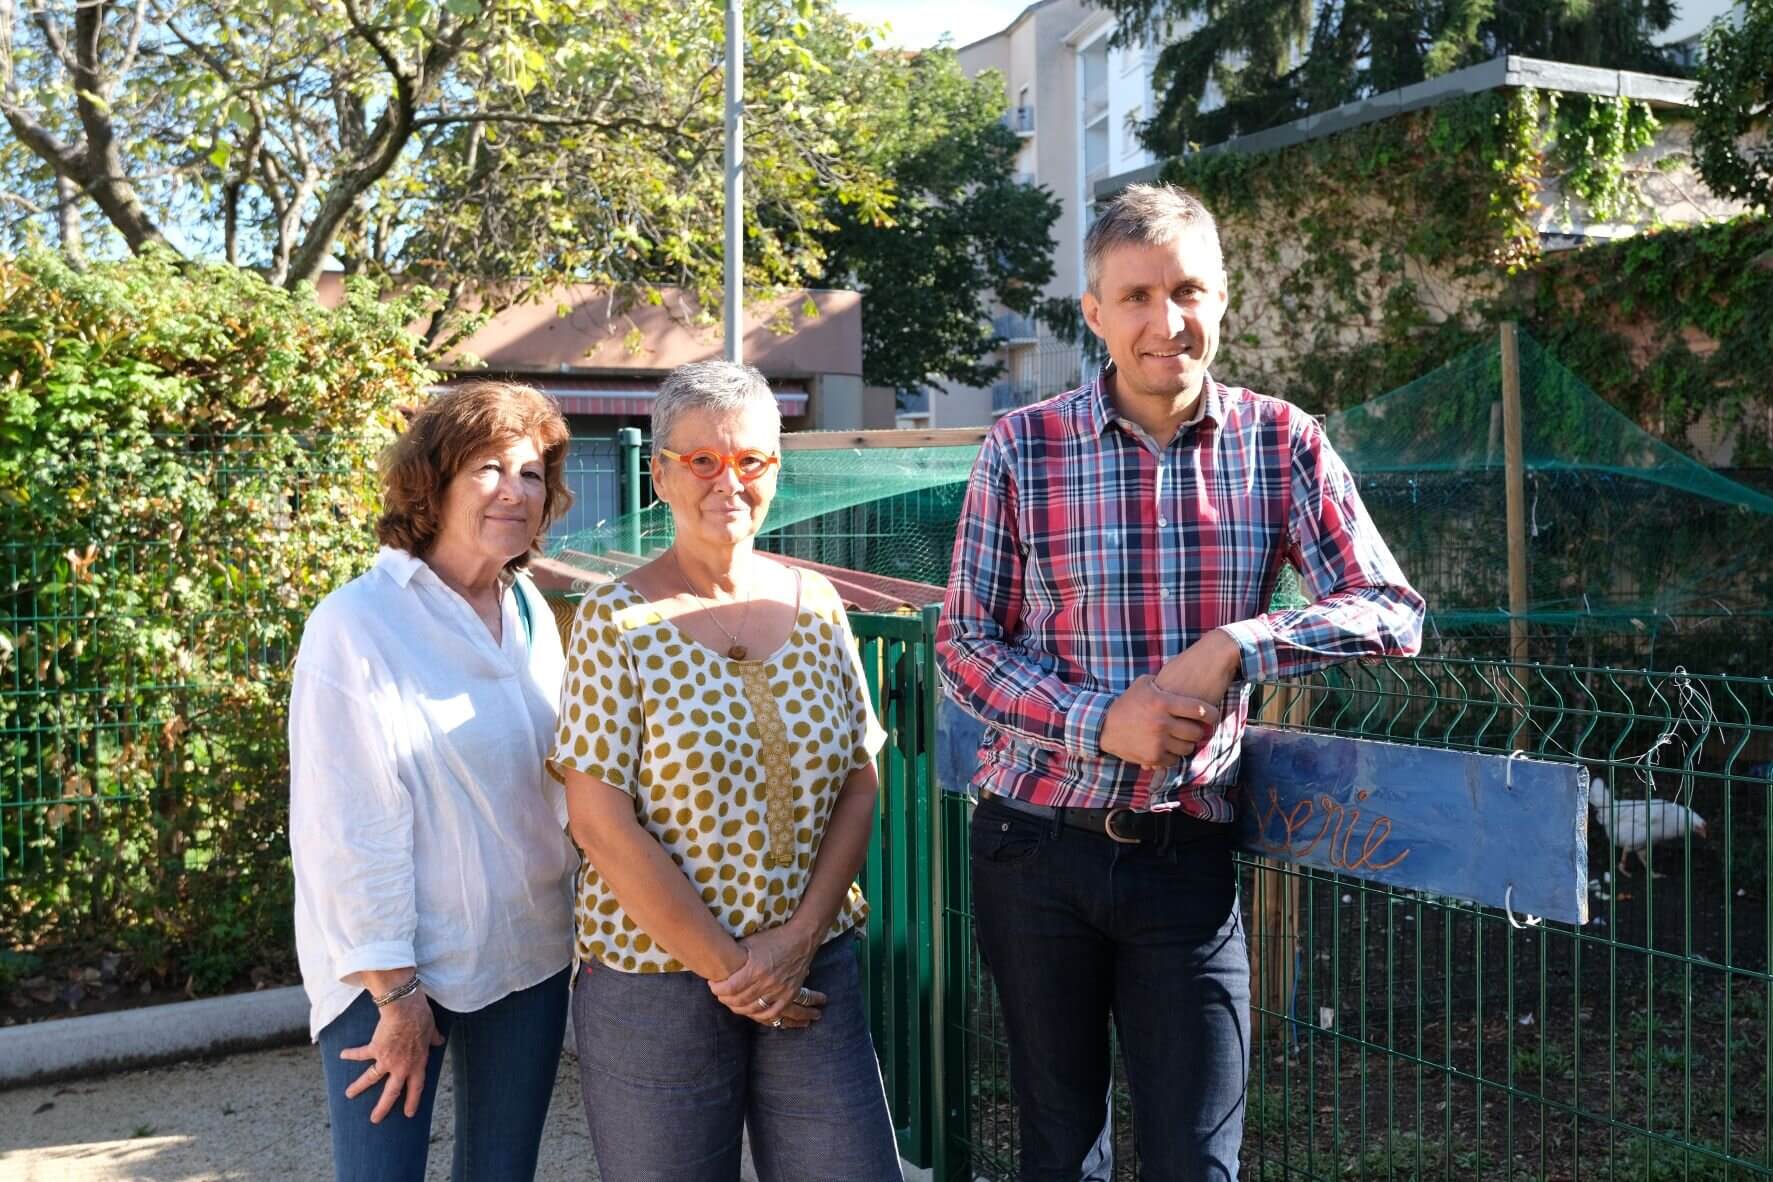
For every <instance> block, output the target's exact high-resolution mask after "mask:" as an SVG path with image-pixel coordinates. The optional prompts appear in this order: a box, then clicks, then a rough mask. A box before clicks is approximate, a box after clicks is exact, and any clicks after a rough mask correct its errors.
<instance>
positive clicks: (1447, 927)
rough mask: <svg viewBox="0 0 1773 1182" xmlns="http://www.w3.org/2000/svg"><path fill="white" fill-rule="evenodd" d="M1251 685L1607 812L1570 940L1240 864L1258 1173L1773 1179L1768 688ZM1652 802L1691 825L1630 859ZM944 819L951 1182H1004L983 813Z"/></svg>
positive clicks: (1331, 718)
mask: <svg viewBox="0 0 1773 1182" xmlns="http://www.w3.org/2000/svg"><path fill="white" fill-rule="evenodd" d="M1264 693H1265V695H1266V697H1267V700H1268V705H1267V709H1266V710H1265V711H1264V714H1265V716H1266V717H1267V718H1269V719H1271V720H1272V721H1274V722H1277V723H1280V724H1283V725H1288V726H1293V727H1298V728H1302V729H1306V730H1310V731H1316V732H1320V733H1328V734H1344V735H1353V736H1363V737H1373V738H1384V739H1388V740H1392V741H1399V742H1407V743H1414V744H1421V745H1427V746H1435V747H1443V748H1451V749H1457V750H1465V751H1484V752H1493V753H1496V754H1504V753H1507V752H1511V751H1515V750H1525V751H1529V752H1534V753H1537V754H1541V755H1544V756H1545V757H1548V758H1557V759H1567V760H1573V761H1579V762H1581V763H1583V764H1585V765H1586V766H1588V767H1589V768H1590V769H1591V771H1592V772H1593V773H1594V774H1595V775H1597V776H1599V777H1601V778H1602V779H1603V780H1604V781H1605V782H1607V783H1609V784H1610V785H1611V789H1612V793H1613V797H1614V802H1615V804H1614V807H1613V808H1611V809H1608V810H1593V811H1592V812H1591V833H1590V837H1589V841H1590V851H1591V862H1590V873H1591V877H1592V881H1591V883H1590V892H1591V920H1590V922H1589V923H1588V924H1587V925H1585V926H1582V927H1572V926H1570V925H1566V924H1556V923H1539V922H1537V921H1534V920H1532V918H1531V917H1525V916H1511V915H1509V914H1507V913H1505V912H1498V911H1494V910H1490V909H1483V908H1477V907H1474V906H1471V905H1469V904H1465V903H1461V902H1459V901H1457V900H1452V899H1445V898H1436V897H1429V896H1424V895H1421V894H1418V893H1415V892H1409V891H1403V890H1397V889H1391V888H1385V887H1380V886H1376V885H1372V884H1368V883H1366V882H1363V881H1362V880H1359V879H1356V878H1350V877H1343V876H1337V875H1332V874H1326V873H1319V872H1314V871H1302V870H1297V869H1294V868H1291V867H1283V866H1280V865H1278V864H1273V863H1263V862H1260V861H1257V860H1255V859H1244V860H1243V862H1242V865H1241V870H1240V873H1241V876H1242V896H1243V901H1244V905H1245V906H1246V908H1247V909H1248V911H1249V931H1250V933H1251V935H1250V943H1251V959H1252V966H1253V972H1254V987H1255V998H1256V1002H1255V1012H1254V1015H1253V1022H1254V1029H1255V1036H1256V1037H1255V1045H1254V1053H1253V1057H1252V1066H1251V1072H1250V1086H1249V1093H1248V1111H1247V1131H1246V1141H1245V1158H1244V1160H1245V1177H1248V1178H1255V1179H1275V1180H1280V1179H1288V1180H1292V1179H1298V1180H1305V1179H1325V1180H1328V1179H1340V1178H1374V1179H1380V1178H1383V1179H1415V1178H1446V1179H1471V1178H1483V1179H1515V1178H1523V1179H1546V1180H1554V1179H1591V1178H1592V1179H1649V1180H1661V1179H1676V1178H1681V1179H1687V1178H1693V1179H1720V1180H1721V1179H1753V1178H1773V1149H1770V1146H1773V1049H1770V1047H1769V1037H1768V1029H1769V1026H1768V1015H1769V1013H1770V1012H1773V973H1770V972H1769V965H1768V948H1769V943H1770V940H1773V899H1770V897H1769V896H1770V891H1769V887H1770V885H1773V807H1770V799H1769V797H1770V794H1773V785H1770V784H1769V776H1770V775H1773V681H1769V680H1768V679H1765V678H1759V679H1757V678H1731V677H1715V676H1714V677H1699V676H1688V675H1686V674H1685V673H1644V672H1637V671H1628V670H1621V669H1606V668H1582V667H1551V666H1542V665H1529V666H1512V665H1507V664H1502V663H1497V662H1488V661H1480V660H1458V659H1446V660H1416V661H1388V662H1383V663H1378V664H1372V665H1356V666H1346V667H1343V668H1341V669H1337V670H1332V671H1330V672H1327V673H1325V674H1322V675H1320V676H1318V677H1316V678H1314V679H1312V680H1311V681H1310V682H1309V683H1306V684H1304V685H1289V686H1270V687H1264ZM1423 790H1424V791H1446V790H1449V786H1445V785H1424V786H1423ZM1452 790H1456V788H1455V789H1452ZM1652 801H1660V802H1667V803H1668V804H1679V805H1681V806H1682V807H1683V808H1686V809H1690V810H1692V817H1690V818H1689V819H1688V820H1687V821H1685V822H1680V821H1678V820H1677V822H1676V823H1674V824H1671V826H1670V827H1669V830H1668V832H1667V834H1666V835H1665V836H1664V837H1663V839H1662V840H1660V841H1657V842H1654V843H1653V844H1651V845H1650V846H1649V847H1648V848H1647V849H1645V850H1644V851H1643V853H1644V857H1642V858H1640V857H1639V855H1638V854H1637V853H1636V852H1633V851H1634V850H1636V849H1638V848H1640V846H1641V843H1639V842H1638V841H1637V839H1636V837H1635V836H1634V835H1633V833H1632V832H1631V830H1632V824H1631V821H1632V817H1633V815H1634V814H1635V813H1636V811H1637V810H1636V809H1635V808H1634V806H1635V805H1637V804H1640V803H1644V804H1647V803H1648V802H1652ZM943 807H944V809H945V814H944V825H943V827H942V828H943V855H942V856H943V860H944V861H943V864H944V866H945V869H946V874H945V883H946V884H947V890H946V893H945V898H943V899H941V900H938V901H937V903H936V905H937V906H939V907H940V908H941V910H942V911H943V916H944V922H945V923H946V924H947V925H949V926H950V927H951V928H953V929H956V930H957V931H958V933H959V934H958V935H957V936H954V937H951V938H950V939H948V940H947V941H946V947H948V948H949V950H950V952H949V957H948V960H947V962H946V963H945V964H944V966H943V972H944V988H945V989H946V991H947V993H948V999H949V1000H948V1005H947V1008H946V1012H947V1013H948V1014H949V1015H950V1018H949V1021H948V1027H947V1031H946V1037H947V1039H948V1040H950V1042H951V1043H952V1044H953V1046H954V1048H955V1049H954V1050H953V1052H952V1054H951V1055H950V1059H951V1071H952V1073H953V1078H952V1079H950V1080H949V1081H948V1082H947V1085H946V1092H945V1094H946V1096H947V1097H948V1104H947V1109H948V1111H947V1125H946V1133H947V1140H946V1142H945V1144H944V1147H943V1156H942V1160H941V1162H940V1170H939V1175H938V1176H941V1177H953V1178H960V1177H968V1178H971V1177H984V1178H991V1179H998V1178H1005V1179H1007V1178H1012V1177H1014V1176H1015V1173H1014V1158H1015V1146H1016V1143H1017V1140H1018V1136H1017V1128H1016V1119H1015V1115H1014V1113H1013V1111H1012V1105H1011V1102H1010V1093H1009V1074H1008V1054H1007V1047H1006V1043H1005V1040H1004V1035H1003V1025H1002V1021H1001V1017H1000V1015H999V1013H998V1008H997V1000H996V997H995V994H994V992H993V990H992V988H991V985H990V979H989V974H988V973H987V972H986V971H985V969H984V967H983V965H982V964H981V963H980V962H979V959H978V956H977V953H976V950H975V949H974V948H973V946H972V941H971V937H970V925H971V915H970V908H969V906H968V902H967V897H966V892H965V875H966V852H965V840H964V836H965V833H966V824H965V822H966V815H967V808H968V806H967V805H966V804H965V802H964V801H960V800H958V799H951V800H949V801H948V802H946V803H945V805H944V806H943ZM1660 811H1668V812H1669V813H1670V815H1671V816H1674V817H1676V818H1679V817H1680V816H1681V814H1679V813H1676V812H1674V811H1673V810H1660ZM1693 818H1697V819H1699V820H1702V821H1703V827H1701V826H1700V824H1699V823H1698V820H1694V819H1693ZM1622 853H1623V854H1624V855H1625V856H1626V861H1625V863H1624V864H1625V866H1626V869H1625V871H1624V872H1621V870H1620V865H1621V863H1620V862H1619V860H1618V859H1619V858H1620V856H1621V854H1622ZM1178 1069H1179V1070H1185V1069H1186V1065H1183V1064H1179V1065H1178ZM1114 1120H1115V1126H1116V1127H1115V1137H1114V1144H1115V1147H1116V1157H1117V1166H1116V1172H1115V1177H1116V1178H1117V1179H1131V1178H1135V1177H1137V1176H1138V1172H1137V1163H1136V1160H1135V1155H1134V1152H1133V1138H1132V1121H1131V1115H1130V1110H1129V1108H1128V1105H1127V1100H1126V1094H1125V1089H1124V1086H1120V1085H1117V1088H1116V1092H1115V1117H1114Z"/></svg>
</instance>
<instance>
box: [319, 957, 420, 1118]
mask: <svg viewBox="0 0 1773 1182" xmlns="http://www.w3.org/2000/svg"><path fill="white" fill-rule="evenodd" d="M442 1045H443V1035H441V1034H439V1033H438V1032H437V1023H436V1021H435V1020H434V1019H433V1018H432V1016H431V1003H430V1002H428V1001H426V1000H425V988H424V986H422V985H421V986H419V988H418V989H416V990H414V991H413V992H412V993H409V994H408V995H407V996H405V997H403V998H401V999H400V1000H399V1001H394V1002H389V1003H388V1004H387V1005H385V1006H383V1007H382V1009H381V1015H380V1017H379V1018H377V1020H376V1031H375V1034H374V1035H372V1036H371V1037H370V1040H369V1045H368V1046H361V1047H347V1048H345V1049H344V1050H342V1051H340V1052H339V1058H341V1059H351V1060H354V1061H356V1062H367V1063H368V1064H369V1067H368V1068H367V1069H365V1070H364V1072H363V1074H362V1075H360V1076H358V1077H357V1079H356V1080H355V1081H354V1082H353V1083H352V1084H351V1086H350V1087H348V1088H346V1089H345V1099H347V1100H355V1099H356V1098H357V1097H358V1096H361V1095H362V1094H363V1093H364V1092H366V1091H368V1090H369V1089H370V1088H372V1087H374V1086H375V1085H376V1083H377V1082H378V1081H379V1082H381V1083H382V1084H383V1087H382V1095H381V1098H380V1099H379V1100H377V1101H376V1106H375V1110H374V1111H373V1112H371V1113H370V1114H369V1122H370V1123H371V1124H381V1123H382V1118H383V1117H385V1116H387V1115H388V1113H390V1112H392V1111H393V1110H394V1105H395V1104H396V1103H398V1102H399V1100H400V1097H401V1094H402V1093H405V1096H406V1108H405V1111H406V1115H407V1117H408V1119H410V1118H412V1117H415V1116H417V1115H418V1114H419V1101H420V1099H421V1098H423V1096H424V1094H425V1068H426V1067H427V1065H428V1064H429V1062H430V1059H431V1048H432V1047H440V1046H442Z"/></svg>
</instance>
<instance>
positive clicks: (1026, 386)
mask: <svg viewBox="0 0 1773 1182" xmlns="http://www.w3.org/2000/svg"><path fill="white" fill-rule="evenodd" d="M1039 399H1040V387H1039V386H1038V385H1037V384H1036V383H1034V382H1031V381H1028V380H1026V379H1022V380H1017V379H1014V378H1006V379H1004V380H1003V381H1001V382H998V383H996V384H995V385H993V386H992V387H991V410H992V413H993V414H1002V413H1003V412H1005V411H1011V410H1015V409H1016V408H1017V407H1018V406H1027V405H1028V404H1029V403H1031V402H1037V401H1039Z"/></svg>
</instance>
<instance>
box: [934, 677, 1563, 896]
mask: <svg viewBox="0 0 1773 1182" xmlns="http://www.w3.org/2000/svg"><path fill="white" fill-rule="evenodd" d="M983 732H984V727H983V725H982V724H980V723H979V722H978V721H977V720H976V719H974V718H972V717H970V716H969V715H967V714H966V713H965V712H963V711H962V710H961V709H960V708H959V707H958V706H956V705H954V703H953V702H951V701H948V700H947V699H944V700H943V701H942V703H941V707H940V709H939V710H938V711H937V740H936V765H937V767H936V779H937V783H938V784H939V786H940V787H941V788H942V789H943V790H944V791H947V792H965V791H966V787H967V782H968V781H969V780H970V779H971V778H972V774H973V772H974V770H976V769H977V767H978V762H979V761H978V750H979V739H980V737H981V736H982V734H983ZM1587 781H1588V773H1587V771H1586V769H1584V768H1582V767H1581V766H1580V765H1578V764H1573V763H1555V762H1551V761H1547V760H1540V759H1528V758H1524V757H1516V758H1512V759H1511V758H1509V757H1507V756H1502V755H1480V754H1474V753H1472V752H1466V751H1442V750H1439V749H1436V748H1431V747H1415V746H1411V745H1409V744H1405V743H1386V742H1381V741H1379V740H1376V739H1351V738H1345V737H1342V736H1339V735H1313V734H1303V733H1301V732H1298V731H1286V730H1278V729H1276V728H1273V727H1265V726H1251V727H1250V728H1249V729H1248V730H1247V731H1246V732H1245V736H1244V750H1243V765H1242V772H1241V785H1240V796H1239V810H1238V815H1239V824H1240V826H1241V828H1242V845H1243V848H1244V849H1245V850H1246V851H1247V852H1249V853H1252V854H1256V855H1259V856H1261V857H1265V858H1274V859H1277V860H1279V861H1284V862H1292V863H1296V864H1298V865H1301V866H1311V867H1315V868H1317V869H1320V870H1333V871H1336V872H1337V873H1340V874H1352V875H1355V876H1357V877H1360V878H1366V879H1371V880H1373V881H1375V882H1382V883H1386V884H1388V885H1390V886H1396V887H1404V888H1407V889H1409V890H1415V891H1425V892H1428V893H1431V894H1436V895H1446V896H1449V897H1452V898H1457V899H1465V900H1468V901H1470V902H1473V903H1480V904H1483V905H1485V906H1489V907H1506V908H1509V909H1510V910H1512V911H1513V912H1514V913H1515V915H1517V916H1521V917H1524V916H1528V915H1534V916H1543V917H1545V918H1548V919H1556V920H1560V921H1563V922H1565V923H1572V924H1584V923H1587V922H1588V824H1587V809H1588V783H1587Z"/></svg>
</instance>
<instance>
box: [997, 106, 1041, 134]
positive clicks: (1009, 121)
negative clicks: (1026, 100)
mask: <svg viewBox="0 0 1773 1182" xmlns="http://www.w3.org/2000/svg"><path fill="white" fill-rule="evenodd" d="M1003 125H1004V126H1005V127H1007V128H1009V129H1010V130H1011V131H1013V132H1015V133H1016V134H1017V135H1033V134H1034V108H1033V107H1011V108H1010V109H1009V110H1008V111H1005V112H1004V116H1003Z"/></svg>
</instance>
